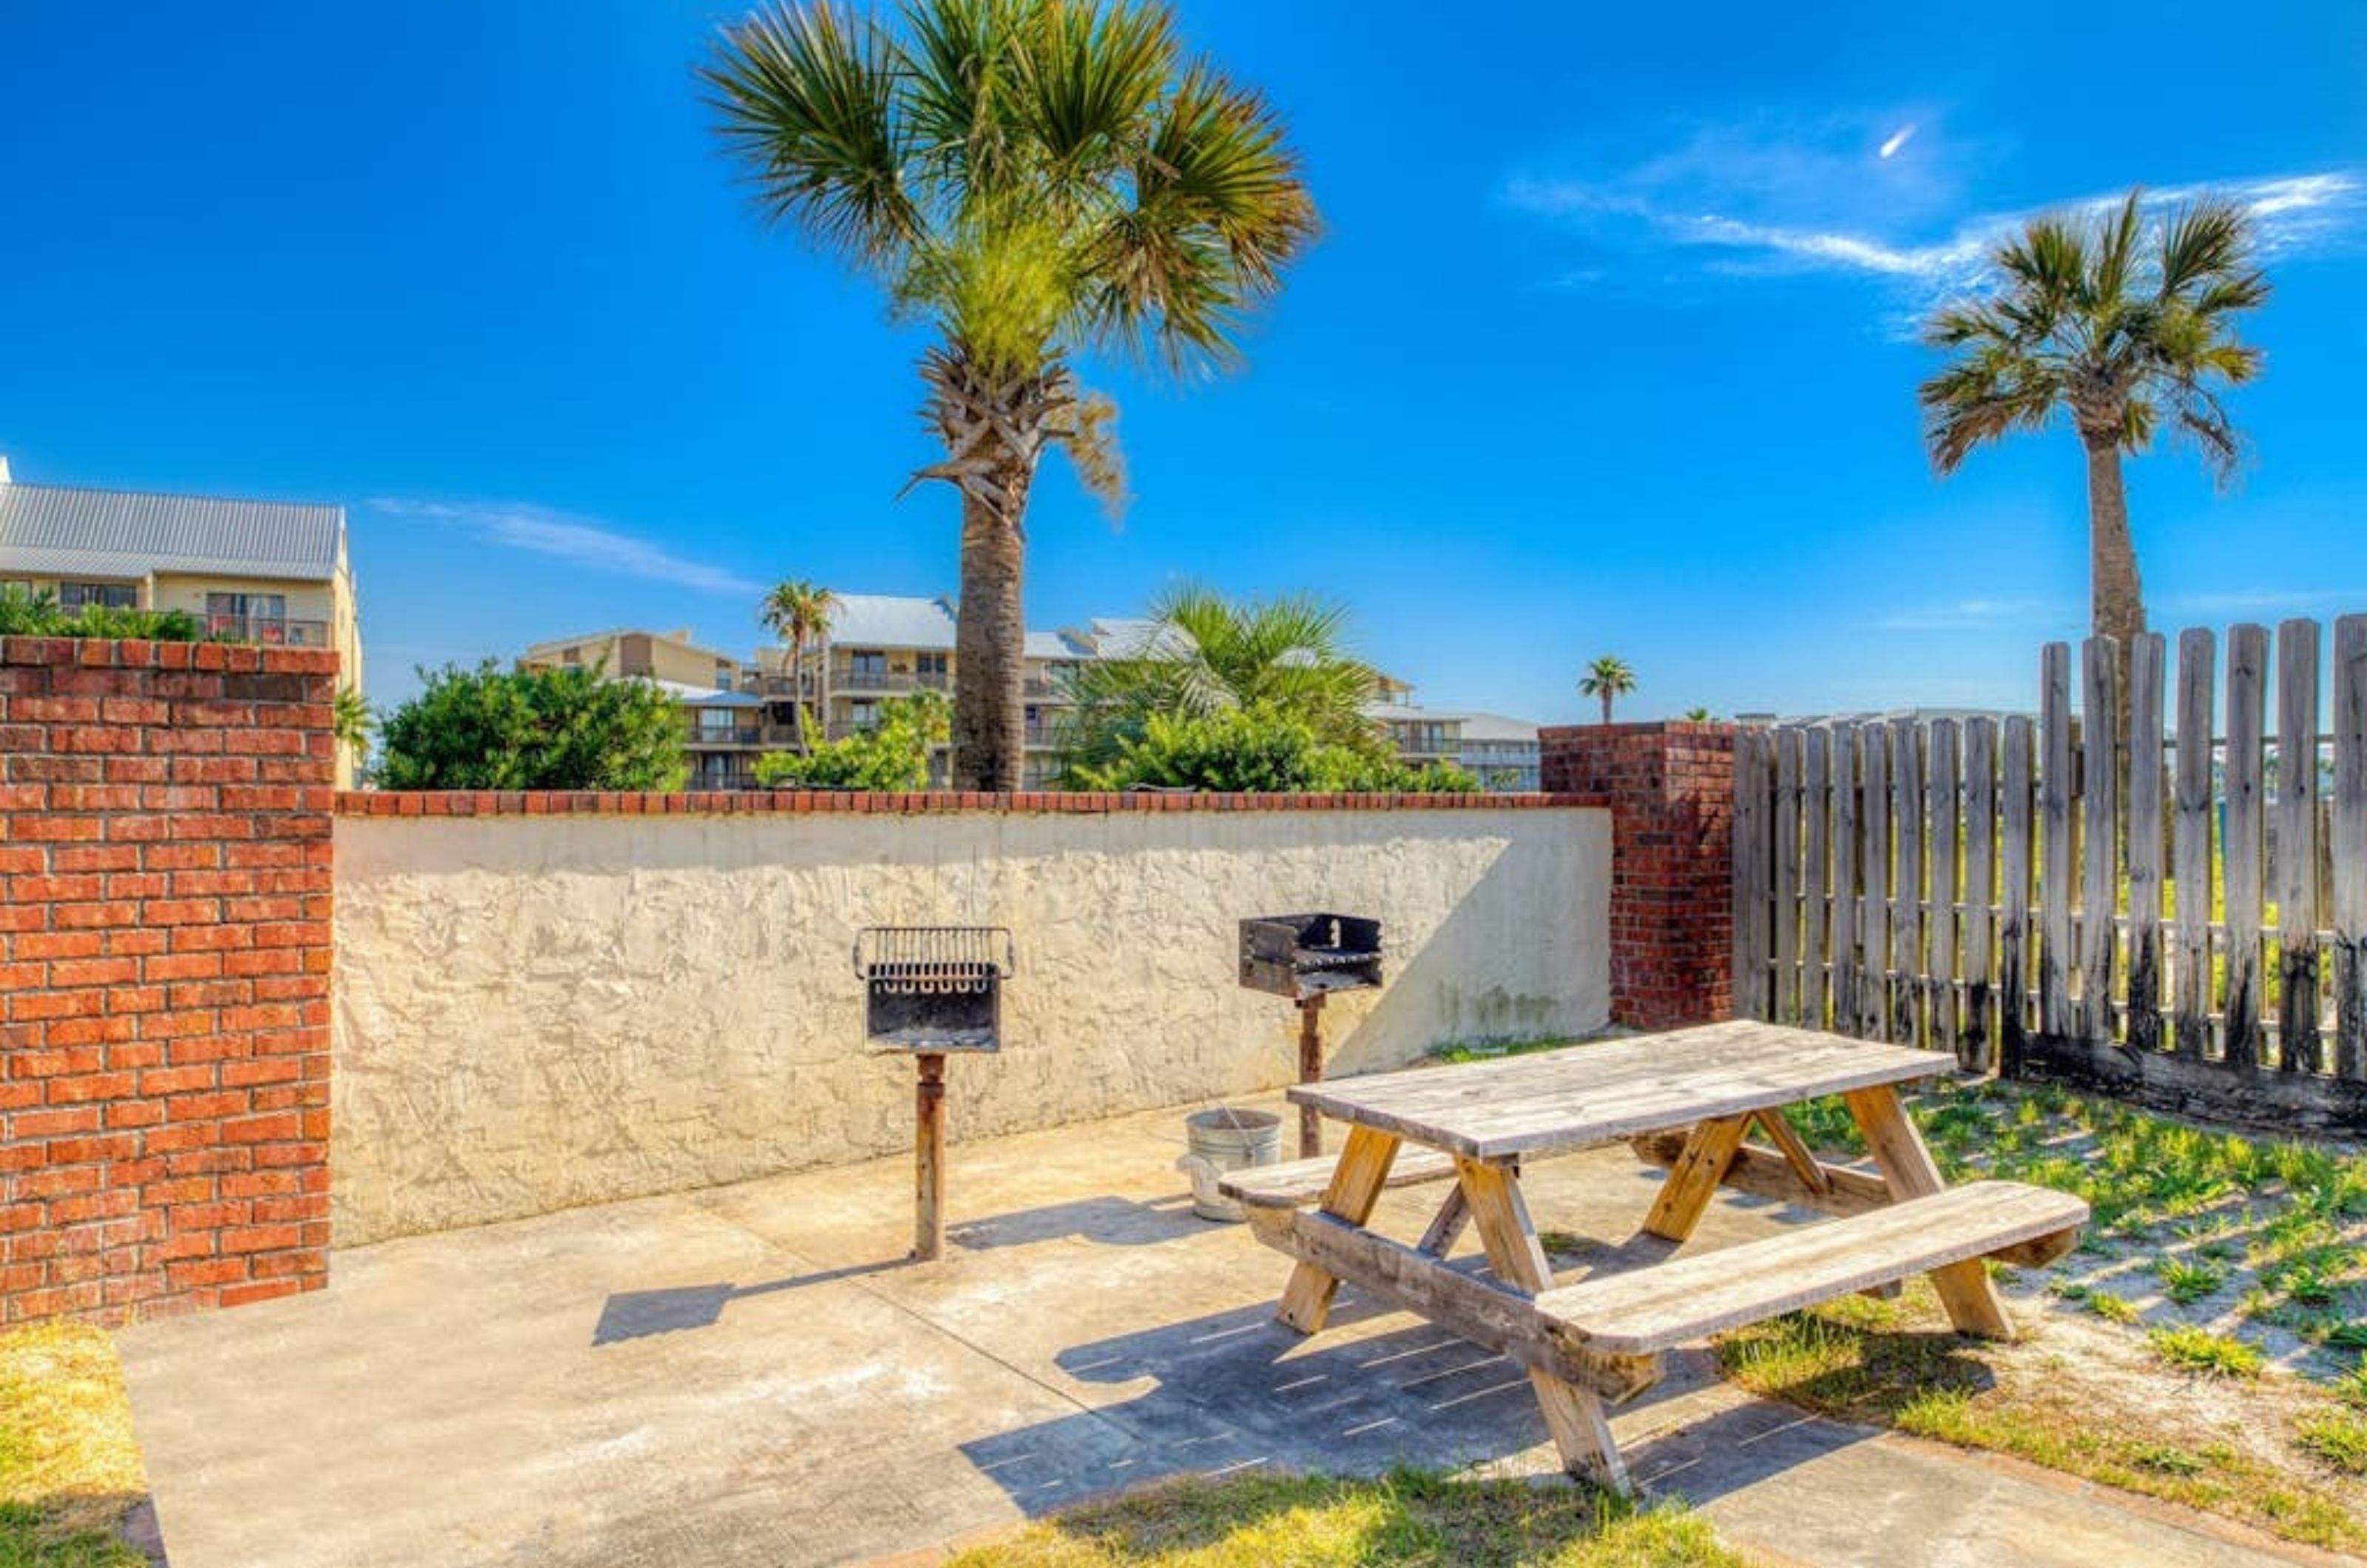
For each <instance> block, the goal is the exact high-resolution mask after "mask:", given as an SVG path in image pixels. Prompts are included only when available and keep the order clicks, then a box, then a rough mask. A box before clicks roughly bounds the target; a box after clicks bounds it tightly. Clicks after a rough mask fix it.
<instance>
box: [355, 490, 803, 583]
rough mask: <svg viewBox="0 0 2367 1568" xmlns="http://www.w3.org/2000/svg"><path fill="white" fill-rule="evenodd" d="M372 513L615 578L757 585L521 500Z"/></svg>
mask: <svg viewBox="0 0 2367 1568" xmlns="http://www.w3.org/2000/svg"><path fill="white" fill-rule="evenodd" d="M369 505H370V507H371V509H372V510H373V511H377V512H381V513H386V514H387V515H389V516H391V517H404V518H411V519H414V520H417V521H421V522H427V523H436V524H441V525H446V526H450V527H458V528H464V529H466V530H468V531H469V532H470V533H471V534H474V535H476V536H478V537H479V538H481V539H483V540H485V541H487V542H488V543H491V544H496V545H504V546H507V547H510V548H512V549H519V550H531V551H533V552H534V553H535V554H537V555H545V556H552V557H556V558H559V559H561V560H566V561H572V562H574V563H575V564H576V565H578V566H582V567H588V568H590V569H591V570H594V571H605V572H609V573H612V574H614V575H616V576H618V577H638V578H642V579H645V580H647V581H651V582H671V583H674V584H675V585H676V586H678V587H682V588H689V589H695V590H697V592H701V593H717V594H731V595H747V594H752V593H758V592H763V585H762V584H761V583H758V582H756V581H753V579H750V578H745V577H742V576H741V575H740V574H739V573H737V572H734V571H731V570H728V569H726V568H723V567H719V566H713V565H709V564H708V563H707V562H705V561H697V560H692V559H690V558H687V557H684V556H678V555H676V554H674V552H673V551H672V550H669V549H667V548H665V547H663V546H661V545H655V544H652V543H651V542H650V541H649V540H647V539H641V538H636V537H634V536H632V535H630V534H625V533H619V532H618V531H617V530H616V529H614V528H611V527H609V526H607V525H605V524H603V523H600V522H597V521H595V520H594V519H591V518H585V517H576V516H572V515H570V514H568V513H563V512H554V511H552V510H551V509H550V508H549V507H545V506H535V505H531V504H529V503H527V502H500V501H493V502H489V501H466V502H444V501H406V500H401V499H379V500H374V501H372V502H369Z"/></svg>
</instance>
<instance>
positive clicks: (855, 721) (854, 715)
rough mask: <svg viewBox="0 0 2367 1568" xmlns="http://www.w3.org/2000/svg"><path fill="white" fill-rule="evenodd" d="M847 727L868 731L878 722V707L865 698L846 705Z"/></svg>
mask: <svg viewBox="0 0 2367 1568" xmlns="http://www.w3.org/2000/svg"><path fill="white" fill-rule="evenodd" d="M846 722H847V726H848V728H853V729H869V728H872V727H873V726H874V725H877V724H878V722H879V705H878V703H875V702H872V701H870V700H868V699H867V698H866V700H864V701H862V702H857V703H849V704H847V705H846Z"/></svg>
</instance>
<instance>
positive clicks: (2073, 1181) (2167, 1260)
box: [1718, 1084, 2367, 1551]
mask: <svg viewBox="0 0 2367 1568" xmlns="http://www.w3.org/2000/svg"><path fill="white" fill-rule="evenodd" d="M1909 1109H1910V1111H1911V1113H1912V1114H1913V1116H1914V1117H1915V1120H1916V1122H1917V1123H1918V1125H1919V1126H1920V1127H1921V1128H1922V1130H1923V1133H1924V1135H1925V1137H1926V1139H1927V1140H1928V1141H1929V1142H1930V1144H1931V1148H1932V1152H1933V1155H1934V1156H1935V1157H1936V1158H1937V1159H1938V1160H1939V1162H1940V1165H1941V1167H1942V1169H1943V1170H1944V1171H1945V1172H1946V1173H1947V1175H1948V1176H1949V1177H1950V1179H1954V1180H1964V1179H1973V1178H1976V1177H1981V1176H1994V1177H2001V1178H2005V1179H2014V1180H2022V1181H2030V1182H2035V1183H2038V1184H2040V1185H2043V1186H2047V1187H2053V1188H2056V1189H2058V1190H2064V1191H2068V1192H2073V1193H2077V1194H2078V1195H2079V1196H2080V1197H2082V1198H2084V1199H2086V1200H2087V1201H2088V1202H2089V1204H2090V1207H2091V1209H2092V1210H2093V1213H2094V1219H2093V1221H2092V1223H2091V1224H2090V1226H2089V1228H2088V1231H2087V1234H2086V1235H2085V1236H2084V1237H2083V1239H2082V1242H2081V1246H2080V1247H2079V1250H2078V1252H2076V1253H2074V1254H2073V1255H2072V1256H2071V1257H2069V1258H2066V1259H2064V1260H2063V1261H2061V1262H2060V1263H2057V1264H2056V1265H2054V1266H2052V1267H2051V1268H2049V1269H2046V1270H2044V1272H2043V1273H2040V1274H2036V1275H2032V1274H2026V1273H2024V1272H2022V1271H2019V1270H2010V1269H2008V1270H2003V1271H1999V1277H2000V1279H2001V1280H2003V1281H2004V1283H2005V1284H2006V1287H2007V1289H2008V1290H2009V1292H2010V1293H2011V1294H2012V1295H2013V1296H2014V1297H2015V1298H2016V1299H2017V1301H2018V1302H2019V1303H2021V1304H2022V1312H2023V1314H2024V1317H2025V1322H2026V1323H2027V1322H2030V1319H2029V1314H2030V1312H2031V1310H2032V1309H2033V1307H2034V1308H2036V1309H2037V1311H2038V1312H2039V1313H2040V1314H2041V1316H2040V1318H2039V1319H2038V1320H2037V1321H2036V1322H2035V1323H2034V1324H2032V1326H2033V1327H2034V1328H2035V1329H2036V1332H2035V1333H2033V1334H2031V1335H2026V1336H2025V1338H2024V1340H2023V1341H2022V1343H2020V1344H2016V1345H2011V1346H1991V1345H1985V1344H1976V1343H1974V1342H1971V1341H1966V1340H1961V1339H1958V1338H1956V1337H1954V1336H1953V1335H1950V1334H1948V1333H1946V1332H1945V1329H1946V1319H1945V1317H1944V1315H1943V1314H1941V1313H1940V1312H1939V1311H1938V1310H1937V1303H1936V1300H1935V1299H1934V1298H1932V1297H1931V1295H1930V1293H1929V1292H1928V1289H1926V1288H1924V1287H1921V1286H1920V1285H1919V1286H1916V1287H1913V1288H1910V1291H1909V1293H1908V1296H1907V1298H1906V1299H1905V1302H1904V1303H1901V1304H1899V1305H1895V1306H1886V1305H1885V1304H1884V1303H1873V1302H1866V1301H1863V1300H1860V1299H1854V1298H1853V1299H1852V1300H1850V1301H1846V1302H1840V1303H1831V1304H1829V1305H1828V1306H1825V1307H1821V1308H1818V1310H1817V1311H1815V1312H1813V1313H1809V1314H1802V1315H1800V1316H1796V1317H1792V1318H1784V1319H1780V1320H1778V1321H1776V1322H1774V1323H1771V1324H1764V1325H1759V1326H1758V1327H1756V1328H1752V1329H1746V1330H1743V1331H1740V1332H1738V1333H1737V1334H1733V1335H1729V1336H1727V1337H1724V1338H1723V1339H1722V1340H1721V1341H1720V1342H1719V1345H1718V1353H1719V1356H1720V1358H1721V1359H1722V1360H1723V1361H1724V1363H1725V1365H1726V1367H1727V1371H1728V1372H1729V1374H1730V1375H1731V1376H1733V1377H1735V1378H1736V1379H1737V1380H1738V1381H1739V1382H1743V1383H1745V1384H1747V1385H1748V1386H1750V1387H1751V1388H1753V1389H1755V1390H1758V1391H1760V1392H1761V1393H1771V1394H1775V1395H1778V1396H1780V1397H1784V1398H1787V1399H1791V1400H1793V1401H1795V1403H1798V1404H1805V1405H1807V1406H1809V1407H1810V1408H1812V1409H1817V1410H1820V1411H1824V1412H1826V1413H1828V1414H1831V1415H1834V1416H1841V1417H1844V1418H1849V1419H1854V1420H1860V1421H1866V1422H1871V1423H1874V1424H1877V1425H1884V1426H1890V1427H1897V1428H1898V1429H1900V1430H1902V1431H1910V1432H1916V1433H1919V1434H1920V1435H1922V1436H1925V1437H1930V1438H1939V1439H1942V1440H1944V1441H1948V1442H1954V1443H1958V1444H1962V1445H1964V1446H1966V1447H1971V1448H1981V1449H1990V1450H1998V1451H2000V1452H2005V1453H2010V1454H2014V1455H2017V1456H2019V1457H2021V1458H2022V1459H2025V1460H2029V1461H2033V1462H2036V1463H2039V1464H2044V1465H2047V1466H2049V1467H2051V1468H2054V1469H2058V1470H2063V1471H2067V1472H2071V1473H2073V1474H2077V1475H2080V1476H2084V1477H2086V1478H2088V1479H2090V1480H2092V1481H2096V1482H2100V1483H2104V1484H2107V1485H2112V1486H2119V1487H2122V1488H2124V1489H2126V1490H2129V1491H2135V1492H2141V1493H2145V1494H2146V1495H2152V1496H2157V1497H2160V1498H2163V1499H2165V1500H2168V1501H2170V1502H2175V1503H2180V1504H2184V1505H2186V1506H2191V1507H2196V1508H2202V1509H2206V1510H2209V1511H2211V1512H2214V1513H2218V1514H2223V1515H2226V1516H2229V1517H2236V1518H2239V1519H2243V1520H2245V1521H2247V1522H2248V1523H2251V1524H2253V1525H2256V1526H2259V1527H2260V1528H2262V1529H2268V1530H2271V1531H2273V1532H2274V1533H2276V1534H2279V1535H2282V1536H2284V1537H2287V1538H2288V1539H2293V1540H2303V1541H2308V1542H2312V1543H2315V1544H2318V1545H2323V1546H2329V1547H2334V1548H2337V1549H2339V1550H2347V1551H2358V1550H2360V1549H2361V1547H2367V1487H2362V1486H2361V1485H2360V1484H2359V1482H2358V1480H2357V1479H2356V1478H2360V1477H2367V1356H2363V1355H2362V1354H2361V1352H2367V1157H2362V1156H2361V1155H2360V1154H2359V1153H2358V1152H2356V1151H2355V1150H2352V1149H2350V1148H2348V1147H2345V1146H2342V1145H2332V1144H2319V1143H2305V1142H2300V1141H2295V1140H2292V1139H2276V1138H2266V1137H2257V1136H2252V1135H2248V1134H2240V1133H2234V1132H2229V1131H2225V1130H2222V1129H2214V1128H2208V1127H2203V1126H2198V1125H2195V1124H2193V1123H2191V1122H2181V1121H2178V1120H2176V1119H2173V1118H2170V1117H2167V1116H2159V1115H2155V1114H2152V1113H2149V1112H2146V1111H2139V1110H2137V1109H2135V1108H2134V1107H2130V1106H2124V1105H2121V1104H2119V1103H2117V1102H2114V1101H2111V1100H2096V1099H2090V1098H2087V1097H2084V1096H2079V1095H2075V1094H2072V1093H2069V1092H2067V1091H2065V1090H2062V1089H2054V1088H2046V1087H2040V1088H2028V1087H2021V1086H2008V1085H2000V1084H1976V1085H1955V1084H1942V1085H1941V1086H1938V1087H1937V1088H1935V1089H1933V1090H1931V1092H1928V1093H1925V1094H1921V1095H1919V1096H1917V1097H1915V1098H1914V1099H1913V1100H1911V1101H1910V1106H1909ZM1788 1114H1789V1115H1790V1117H1791V1120H1792V1122H1793V1124H1794V1125H1795V1127H1797V1128H1798V1129H1799V1131H1800V1133H1801V1134H1802V1136H1803V1137H1804V1138H1805V1139H1806V1140H1807V1141H1808V1142H1809V1143H1810V1144H1811V1145H1815V1146H1817V1147H1818V1148H1820V1149H1823V1150H1825V1151H1827V1152H1828V1153H1829V1154H1839V1155H1843V1156H1860V1155H1863V1142H1862V1140H1861V1139H1860V1137H1859V1135H1858V1132H1857V1128H1856V1126H1855V1124H1854V1122H1852V1119H1851V1118H1850V1115H1849V1113H1848V1111H1847V1109H1846V1107H1845V1106H1844V1105H1843V1104H1842V1103H1841V1102H1840V1101H1839V1100H1830V1101H1818V1102H1816V1103H1812V1104H1809V1105H1805V1106H1799V1107H1795V1108H1793V1110H1792V1111H1790V1112H1789V1113H1788ZM2056 1303H2059V1306H2058V1305H2057V1304H2056ZM2050 1309H2052V1310H2053V1312H2054V1313H2055V1314H2056V1315H2053V1316H2047V1315H2045V1314H2047V1313H2048V1312H2049V1310H2050Z"/></svg>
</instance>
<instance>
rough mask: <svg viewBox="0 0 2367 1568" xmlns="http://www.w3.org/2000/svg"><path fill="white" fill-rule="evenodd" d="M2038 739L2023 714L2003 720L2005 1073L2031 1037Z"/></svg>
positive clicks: (2001, 1027)
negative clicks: (2034, 796) (2032, 882)
mask: <svg viewBox="0 0 2367 1568" xmlns="http://www.w3.org/2000/svg"><path fill="white" fill-rule="evenodd" d="M2037 741H2038V738H2037V735H2036V734H2035V732H2034V731H2033V729H2032V728H2031V724H2030V718H2029V716H2028V715H2026V714H2015V715H2013V716H2010V717H2009V718H2008V719H2007V720H2006V721H2005V783H2004V791H2003V795H2002V796H2001V797H2000V799H1999V823H2000V825H2001V831H2002V834H2003V839H2002V841H2001V842H2000V843H1999V846H1998V879H1999V883H2000V884H2002V894H2003V896H2002V897H2001V899H2000V900H1999V902H2000V906H2001V908H2000V909H1999V919H1998V1050H1999V1053H2000V1062H1999V1065H2000V1066H2003V1067H2004V1069H2005V1070H2006V1071H2008V1072H2011V1071H2013V1070H2014V1066H2015V1065H2016V1064H2018V1063H2019V1062H2020V1061H2021V1060H2022V1045H2023V1043H2024V1042H2025V1041H2026V1040H2027V1039H2028V1038H2029V1035H2030V963H2031V938H2032V928H2031V923H2030V874H2031V868H2032V863H2033V843H2034V841H2035V840H2034V839H2033V822H2032V818H2031V799H2032V794H2033V790H2034V789H2035V788H2036V782H2035V781H2036V776H2037Z"/></svg>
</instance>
